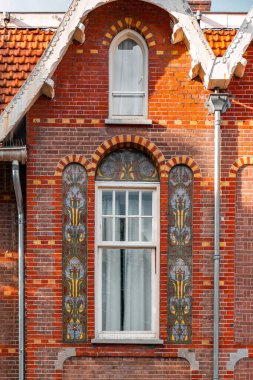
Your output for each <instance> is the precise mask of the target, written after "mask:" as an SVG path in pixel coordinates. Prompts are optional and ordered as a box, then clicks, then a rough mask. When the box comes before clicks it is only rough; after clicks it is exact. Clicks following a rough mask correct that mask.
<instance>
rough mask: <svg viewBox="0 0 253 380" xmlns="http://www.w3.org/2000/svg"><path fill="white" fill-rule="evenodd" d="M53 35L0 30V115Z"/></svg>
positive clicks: (27, 30) (28, 31)
mask: <svg viewBox="0 0 253 380" xmlns="http://www.w3.org/2000/svg"><path fill="white" fill-rule="evenodd" d="M53 35H54V32H53V31H51V30H41V29H6V28H0V113H1V112H2V111H3V110H4V108H5V107H6V105H7V104H8V103H9V102H10V101H11V99H12V98H13V97H14V95H15V94H16V93H17V92H18V90H19V88H20V87H21V86H22V84H23V83H24V82H25V80H26V79H27V77H28V76H29V74H30V73H31V71H32V69H33V68H34V66H35V65H36V63H37V62H38V60H39V59H40V57H41V56H42V54H43V52H44V50H45V49H46V47H47V46H48V44H49V42H50V41H51V38H52V36H53Z"/></svg>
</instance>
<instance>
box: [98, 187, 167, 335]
mask: <svg viewBox="0 0 253 380" xmlns="http://www.w3.org/2000/svg"><path fill="white" fill-rule="evenodd" d="M108 189H109V190H114V189H115V190H128V189H129V190H136V191H142V190H152V191H153V202H152V208H153V209H152V215H153V218H154V219H153V237H154V239H153V241H152V242H124V241H123V242H104V241H102V239H101V236H102V217H101V215H102V190H108ZM159 200H160V185H159V184H150V183H136V182H133V183H119V182H102V181H101V182H99V183H97V184H96V198H95V201H96V205H97V207H96V210H97V212H96V224H95V231H96V250H95V252H96V253H95V334H96V339H123V340H124V339H158V338H159V278H160V271H159V268H160V260H159V256H160V252H159V244H158V242H159V240H160V234H159V231H160V229H159V220H160V218H159V216H160V215H159V207H158V205H159ZM113 204H115V203H113ZM113 211H114V210H113ZM108 248H112V249H120V248H125V249H128V248H129V249H131V248H137V249H138V248H139V249H142V248H143V249H145V248H150V249H151V250H152V254H151V289H152V300H151V318H152V319H151V326H152V328H151V330H150V331H103V330H102V250H103V249H108Z"/></svg>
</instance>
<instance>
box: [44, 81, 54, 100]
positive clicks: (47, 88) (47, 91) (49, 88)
mask: <svg viewBox="0 0 253 380" xmlns="http://www.w3.org/2000/svg"><path fill="white" fill-rule="evenodd" d="M41 92H42V94H43V95H45V96H47V97H48V98H49V99H53V98H54V96H55V92H54V81H53V80H52V79H50V78H48V79H47V80H46V81H45V82H44V84H43V86H42V88H41Z"/></svg>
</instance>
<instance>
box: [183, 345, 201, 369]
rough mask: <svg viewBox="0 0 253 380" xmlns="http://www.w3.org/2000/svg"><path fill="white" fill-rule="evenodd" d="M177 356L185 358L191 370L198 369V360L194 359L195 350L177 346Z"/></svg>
mask: <svg viewBox="0 0 253 380" xmlns="http://www.w3.org/2000/svg"><path fill="white" fill-rule="evenodd" d="M178 357H179V358H183V359H186V360H187V361H188V362H189V364H190V368H191V371H199V362H198V361H197V360H196V352H195V351H191V350H189V349H188V348H179V349H178Z"/></svg>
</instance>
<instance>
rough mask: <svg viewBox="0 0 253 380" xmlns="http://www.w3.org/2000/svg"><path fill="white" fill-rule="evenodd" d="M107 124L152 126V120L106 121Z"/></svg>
mask: <svg viewBox="0 0 253 380" xmlns="http://www.w3.org/2000/svg"><path fill="white" fill-rule="evenodd" d="M105 124H129V125H130V124H137V125H151V124H153V123H152V120H151V119H137V118H136V119H134V118H133V119H105Z"/></svg>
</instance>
